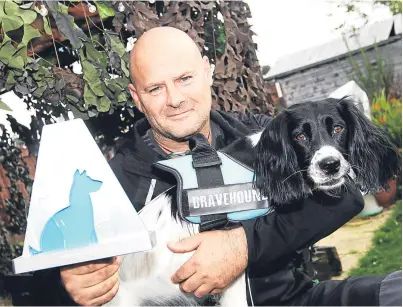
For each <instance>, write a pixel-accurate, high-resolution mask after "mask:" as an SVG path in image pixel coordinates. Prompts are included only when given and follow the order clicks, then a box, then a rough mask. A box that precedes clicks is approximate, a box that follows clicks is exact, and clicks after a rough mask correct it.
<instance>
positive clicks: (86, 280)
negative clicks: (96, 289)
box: [81, 263, 120, 288]
mask: <svg viewBox="0 0 403 307" xmlns="http://www.w3.org/2000/svg"><path fill="white" fill-rule="evenodd" d="M119 267H120V265H119V263H113V264H110V265H108V266H106V267H103V268H102V269H100V270H98V271H95V272H92V273H90V274H87V275H83V276H82V277H83V279H82V284H81V285H82V287H83V288H89V287H92V286H95V285H97V284H99V283H101V282H103V281H106V280H107V279H108V278H109V277H111V276H112V275H114V274H115V273H116V271H118V270H119Z"/></svg>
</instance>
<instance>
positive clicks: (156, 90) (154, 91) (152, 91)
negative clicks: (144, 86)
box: [148, 86, 160, 94]
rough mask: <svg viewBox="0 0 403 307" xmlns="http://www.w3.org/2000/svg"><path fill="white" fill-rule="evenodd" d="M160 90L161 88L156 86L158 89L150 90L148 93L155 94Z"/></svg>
mask: <svg viewBox="0 0 403 307" xmlns="http://www.w3.org/2000/svg"><path fill="white" fill-rule="evenodd" d="M159 90H160V87H159V86H156V87H153V88H151V89H149V90H148V92H149V93H151V94H153V93H156V92H158V91H159Z"/></svg>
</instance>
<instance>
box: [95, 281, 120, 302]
mask: <svg viewBox="0 0 403 307" xmlns="http://www.w3.org/2000/svg"><path fill="white" fill-rule="evenodd" d="M118 290H119V279H117V281H116V283H115V284H114V286H113V287H112V288H111V289H110V290H109V291H108V292H107V293H105V294H104V295H102V296H100V297H97V298H95V299H93V300H92V301H91V303H90V305H92V306H102V305H104V304H106V303H108V302H110V301H111V300H112V299H113V298H114V297H115V295H116V293H118Z"/></svg>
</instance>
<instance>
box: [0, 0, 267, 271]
mask: <svg viewBox="0 0 403 307" xmlns="http://www.w3.org/2000/svg"><path fill="white" fill-rule="evenodd" d="M94 8H95V10H94ZM248 17H250V10H249V7H248V5H247V4H246V3H244V2H242V1H230V2H225V1H220V2H218V1H214V2H206V1H203V2H201V1H183V2H179V1H171V2H170V1H155V2H152V1H150V2H149V1H100V0H96V1H86V2H82V1H63V2H62V1H53V0H49V1H40V2H39V1H34V2H30V1H19V0H10V1H0V94H1V93H4V92H8V91H13V92H14V93H15V94H16V95H17V96H18V97H20V98H22V99H23V100H24V102H25V103H26V105H27V109H29V110H33V111H34V113H35V116H33V117H32V121H31V125H30V127H25V126H23V125H21V124H19V123H18V122H17V121H16V120H15V119H14V118H13V117H12V116H9V117H8V121H9V122H10V124H11V127H12V130H13V132H14V133H15V134H17V135H18V138H19V139H20V140H21V141H23V143H24V144H25V146H27V147H28V149H29V152H30V154H31V155H34V156H35V155H36V154H37V152H38V146H39V140H40V134H41V130H42V127H43V125H44V124H51V123H54V122H56V118H58V117H63V118H65V119H68V112H69V111H71V112H72V113H73V114H74V116H75V117H80V118H83V119H84V120H85V121H86V124H87V126H88V128H89V129H90V131H91V133H92V134H93V135H94V138H95V140H96V141H97V143H98V145H99V146H100V148H101V149H102V150H103V151H108V150H109V149H111V148H113V147H114V146H115V144H116V141H117V139H119V138H122V137H126V136H127V135H128V134H129V133H130V132H131V129H132V128H133V125H134V122H135V121H136V120H137V119H138V118H139V117H140V116H141V115H140V114H139V112H138V110H136V108H135V107H134V104H133V102H132V100H131V97H130V94H129V91H128V88H127V85H128V83H129V82H130V78H129V66H128V64H129V56H128V51H127V50H129V49H130V46H131V45H132V44H133V43H135V40H136V39H137V38H139V37H140V36H141V35H142V34H143V33H144V32H145V31H147V30H149V29H151V28H153V27H157V26H173V27H176V28H179V29H181V30H183V31H185V32H186V33H187V34H188V35H189V36H190V37H191V38H192V39H193V40H194V41H195V42H196V43H197V44H198V47H199V50H200V51H201V52H203V54H205V55H207V56H208V57H209V58H210V61H211V62H212V63H213V64H214V65H215V75H214V83H213V87H212V97H213V107H214V108H216V109H222V110H227V111H230V110H231V111H238V112H248V111H256V110H260V111H261V112H267V113H272V112H273V106H272V103H271V101H270V98H269V95H268V94H267V93H266V90H265V88H264V86H263V78H262V74H261V72H260V67H259V64H258V61H257V57H256V48H257V47H256V45H255V44H254V43H253V41H252V35H253V34H254V33H253V32H252V31H251V30H250V26H249V25H248V22H247V18H248ZM128 46H129V48H127V47H128ZM73 67H75V68H74V69H73ZM76 68H78V70H76ZM80 70H81V71H80ZM2 131H3V132H2V133H3V139H2V142H3V143H2V146H4V147H2V150H3V152H4V155H3V156H5V157H7V158H6V160H4V161H3V163H7V165H9V166H10V167H9V168H7V176H8V177H9V178H10V179H11V178H13V180H14V181H13V182H17V181H18V180H17V179H20V180H21V181H22V184H23V185H25V188H26V189H27V190H28V191H29V189H30V185H31V182H32V179H31V178H30V177H29V175H28V172H27V168H26V167H24V163H23V162H21V161H23V160H22V157H21V153H20V150H19V147H18V146H17V145H16V144H14V142H13V141H12V140H11V138H10V136H9V135H8V134H7V132H5V130H4V129H3V130H2ZM22 169H25V171H22ZM7 188H8V190H9V191H10V193H11V197H10V199H9V200H8V202H7V204H4V205H3V206H2V207H3V208H0V216H1V219H0V224H1V225H2V226H3V228H0V230H1V229H3V231H2V232H0V246H3V245H2V244H3V243H4V240H6V241H7V240H8V241H9V237H10V236H11V237H12V235H14V234H21V233H24V227H25V225H24V224H23V223H21V219H22V218H23V217H24V216H25V212H24V210H23V208H24V207H25V205H23V204H25V203H24V200H23V199H22V198H21V197H20V196H21V195H20V194H19V193H21V187H19V186H17V185H15V186H14V185H10V186H8V187H7ZM13 214H14V215H16V216H15V217H14V216H12V215H13ZM12 221H15V222H12ZM9 243H10V242H9ZM9 245H10V246H11V247H10V249H9V250H8V251H4V253H5V254H7V253H8V254H10V253H11V255H12V256H13V257H15V256H16V254H17V253H18V248H14V244H13V243H11V244H9ZM0 273H1V272H0Z"/></svg>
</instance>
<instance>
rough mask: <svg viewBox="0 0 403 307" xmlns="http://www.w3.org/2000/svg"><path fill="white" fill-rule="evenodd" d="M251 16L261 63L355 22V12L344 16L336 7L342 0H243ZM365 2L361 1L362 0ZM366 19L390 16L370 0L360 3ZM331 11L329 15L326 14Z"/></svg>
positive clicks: (328, 36) (333, 36) (311, 44)
mask: <svg viewBox="0 0 403 307" xmlns="http://www.w3.org/2000/svg"><path fill="white" fill-rule="evenodd" d="M246 2H247V3H248V4H249V7H250V10H251V14H252V18H250V19H249V20H248V21H249V24H250V25H251V26H252V28H251V29H252V31H253V32H255V33H256V36H254V42H255V43H257V45H258V54H257V55H258V59H259V63H260V65H261V66H263V65H270V66H272V67H273V65H274V64H275V62H276V60H278V59H279V58H280V57H281V56H283V55H286V54H292V53H295V52H297V51H301V50H304V49H307V48H310V47H314V46H316V45H320V44H322V43H326V42H328V41H331V40H334V39H337V38H339V37H340V32H337V31H335V30H334V29H335V28H336V27H337V26H338V25H340V24H341V23H343V22H347V24H349V25H353V24H354V25H359V24H360V20H357V16H355V15H352V16H348V15H347V14H346V13H345V11H344V10H342V9H339V8H337V5H338V4H340V3H341V2H342V1H327V0H246ZM364 2H365V1H364ZM360 9H361V10H362V11H363V12H365V13H367V15H368V16H369V22H370V23H372V22H376V21H379V20H383V19H387V18H388V17H391V14H390V12H389V10H388V8H386V7H384V6H382V5H379V6H377V7H373V5H371V1H369V0H367V1H366V3H363V4H361V6H360ZM329 14H332V16H329Z"/></svg>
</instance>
